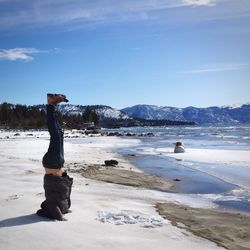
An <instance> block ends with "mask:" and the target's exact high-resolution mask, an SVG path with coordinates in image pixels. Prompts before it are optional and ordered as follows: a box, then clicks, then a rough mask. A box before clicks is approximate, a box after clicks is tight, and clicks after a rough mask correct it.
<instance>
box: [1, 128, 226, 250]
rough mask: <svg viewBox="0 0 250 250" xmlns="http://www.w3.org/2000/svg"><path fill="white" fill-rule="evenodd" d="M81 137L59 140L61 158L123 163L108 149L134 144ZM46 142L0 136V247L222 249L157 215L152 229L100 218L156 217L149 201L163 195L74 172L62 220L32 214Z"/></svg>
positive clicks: (40, 192)
mask: <svg viewBox="0 0 250 250" xmlns="http://www.w3.org/2000/svg"><path fill="white" fill-rule="evenodd" d="M34 133H35V132H34ZM1 137H2V136H1ZM2 138H3V137H2ZM71 140H72V139H71ZM81 140H82V141H81V142H82V143H83V144H79V143H75V144H72V143H67V142H66V143H65V155H66V162H83V163H100V162H101V163H102V162H103V161H104V160H105V159H111V158H112V159H118V160H119V161H120V162H122V164H123V165H124V166H126V167H127V168H129V167H131V166H130V165H129V164H128V163H126V162H125V161H124V160H123V159H119V156H118V155H116V154H114V153H112V148H113V147H117V146H119V145H122V144H124V143H125V144H127V145H129V143H138V142H136V140H122V139H120V138H100V137H97V138H85V139H84V138H83V139H81ZM76 142H77V141H76ZM47 146H48V138H47V139H46V137H42V138H35V136H33V137H31V138H30V137H27V138H21V139H6V140H5V139H1V140H0V157H1V158H0V170H1V189H0V197H1V198H0V249H3V250H8V249H13V250H14V249H15V250H16V249H25V250H29V249H36V250H39V249H67V250H68V249H109V250H110V249H115V250H119V249H124V250H125V249H126V250H127V249H131V250H132V249H136V250H140V249H143V250H145V249H150V250H151V249H164V250H165V249H175V250H178V249H192V250H196V249H197V250H202V249H204V250H205V249H207V250H211V249H223V248H221V247H218V246H216V245H215V244H214V243H212V242H210V241H208V240H205V239H202V238H199V237H196V236H194V235H192V234H191V233H189V232H187V231H185V230H184V229H178V228H176V227H173V226H172V225H171V224H170V223H169V222H168V221H167V220H163V219H162V221H161V222H162V223H161V224H162V225H158V226H157V227H154V228H151V227H149V228H148V227H143V226H141V225H140V223H135V224H126V223H124V224H125V225H120V226H117V225H114V224H112V223H102V222H100V221H99V220H98V211H106V212H109V213H111V214H112V216H118V215H119V214H120V213H125V214H126V215H131V216H132V215H138V216H141V218H144V219H145V218H146V219H147V218H159V215H158V214H157V212H156V211H155V208H154V204H155V203H156V202H157V201H164V196H161V195H160V194H161V193H160V192H156V191H149V190H143V189H139V188H133V187H127V186H121V185H115V184H108V183H104V182H98V181H94V180H89V179H85V178H83V177H82V176H80V175H78V174H72V176H73V177H74V186H73V191H72V197H71V199H72V208H71V209H72V211H73V212H72V213H70V214H67V215H66V216H65V217H66V218H67V219H68V221H66V222H55V221H50V220H47V219H43V218H40V217H38V216H36V215H35V214H34V213H35V212H36V210H37V209H38V208H39V206H40V203H41V202H42V201H43V199H44V194H43V187H42V185H43V168H42V166H41V158H42V156H43V154H44V153H45V151H46V150H47ZM86 184H88V185H86ZM157 194H159V196H158V195H157ZM123 215H124V214H123ZM116 218H117V217H116ZM137 218H138V217H137Z"/></svg>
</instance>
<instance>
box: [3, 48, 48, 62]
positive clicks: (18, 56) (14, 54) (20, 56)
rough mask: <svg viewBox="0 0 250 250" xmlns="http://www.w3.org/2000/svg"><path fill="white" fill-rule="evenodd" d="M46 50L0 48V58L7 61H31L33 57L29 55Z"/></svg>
mask: <svg viewBox="0 0 250 250" xmlns="http://www.w3.org/2000/svg"><path fill="white" fill-rule="evenodd" d="M42 52H46V51H42V50H38V49H35V48H14V49H0V60H7V61H17V60H20V61H32V60H33V59H34V58H33V56H31V55H34V54H38V53H42Z"/></svg>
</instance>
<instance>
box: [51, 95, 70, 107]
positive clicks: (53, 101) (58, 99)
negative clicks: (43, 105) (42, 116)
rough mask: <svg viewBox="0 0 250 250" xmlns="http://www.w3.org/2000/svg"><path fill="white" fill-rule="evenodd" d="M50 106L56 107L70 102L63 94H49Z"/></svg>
mask: <svg viewBox="0 0 250 250" xmlns="http://www.w3.org/2000/svg"><path fill="white" fill-rule="evenodd" d="M47 99H48V104H51V105H56V104H58V103H60V102H68V99H66V96H65V95H61V94H47Z"/></svg>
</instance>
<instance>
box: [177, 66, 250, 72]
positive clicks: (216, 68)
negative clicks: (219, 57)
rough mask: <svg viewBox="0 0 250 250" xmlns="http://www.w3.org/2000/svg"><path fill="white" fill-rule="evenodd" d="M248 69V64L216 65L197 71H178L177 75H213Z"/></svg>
mask: <svg viewBox="0 0 250 250" xmlns="http://www.w3.org/2000/svg"><path fill="white" fill-rule="evenodd" d="M249 67H250V64H244V63H239V64H217V65H211V66H203V67H201V68H199V69H192V70H185V71H180V72H179V73H184V74H202V73H214V72H223V71H238V70H245V69H247V68H249Z"/></svg>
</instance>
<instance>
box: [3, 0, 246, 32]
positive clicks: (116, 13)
mask: <svg viewBox="0 0 250 250" xmlns="http://www.w3.org/2000/svg"><path fill="white" fill-rule="evenodd" d="M231 1H234V0H228V2H231ZM238 1H239V4H238V5H239V6H240V2H242V1H244V0H238ZM221 2H223V0H136V1H135V0H123V1H117V0H106V1H103V0H53V1H51V0H36V1H33V0H26V1H23V2H22V3H21V1H20V0H12V1H3V0H0V27H1V28H8V27H13V26H14V27H15V26H17V25H22V24H26V25H58V24H71V23H74V24H77V23H88V22H117V21H131V20H132V21H134V20H148V19H151V18H152V19H153V18H156V17H159V18H160V16H161V17H163V16H165V17H166V15H160V14H159V15H158V13H157V12H159V13H160V12H161V14H162V11H167V10H169V9H178V8H191V7H199V6H203V7H207V8H209V9H211V7H215V6H217V4H219V3H221ZM245 5H247V6H249V7H250V4H248V3H245ZM243 7H244V6H243ZM243 7H242V8H240V7H238V8H239V9H240V10H241V9H244V10H246V7H245V8H243ZM223 9H224V8H223ZM230 11H231V10H230ZM232 11H234V10H232ZM219 15H220V13H219Z"/></svg>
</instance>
